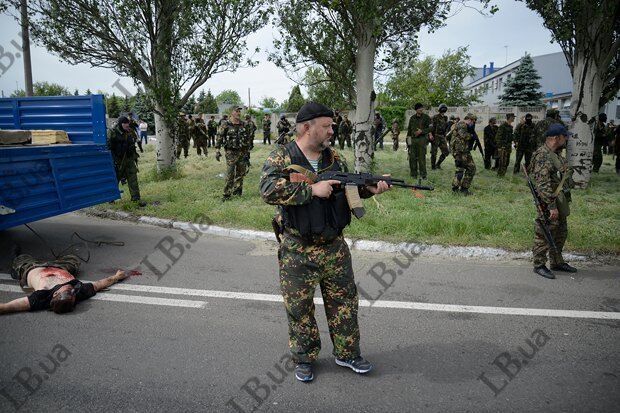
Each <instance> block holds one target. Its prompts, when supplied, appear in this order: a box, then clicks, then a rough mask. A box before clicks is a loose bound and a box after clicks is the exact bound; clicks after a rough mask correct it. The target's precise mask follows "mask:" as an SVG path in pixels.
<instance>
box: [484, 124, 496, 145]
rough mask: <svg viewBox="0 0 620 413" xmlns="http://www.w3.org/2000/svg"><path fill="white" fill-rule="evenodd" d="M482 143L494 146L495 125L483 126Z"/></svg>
mask: <svg viewBox="0 0 620 413" xmlns="http://www.w3.org/2000/svg"><path fill="white" fill-rule="evenodd" d="M483 133H484V144H485V146H486V145H489V146H492V147H495V146H496V145H495V135H497V125H495V126H493V125H487V126H485V127H484V132H483Z"/></svg>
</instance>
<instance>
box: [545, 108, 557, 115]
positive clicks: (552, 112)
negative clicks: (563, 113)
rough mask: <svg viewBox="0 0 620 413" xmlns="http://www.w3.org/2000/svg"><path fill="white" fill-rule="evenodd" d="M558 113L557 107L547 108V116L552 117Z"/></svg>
mask: <svg viewBox="0 0 620 413" xmlns="http://www.w3.org/2000/svg"><path fill="white" fill-rule="evenodd" d="M558 113H560V112H559V111H558V110H557V109H553V108H552V109H547V116H548V117H554V116H557V115H558Z"/></svg>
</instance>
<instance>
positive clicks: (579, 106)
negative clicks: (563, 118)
mask: <svg viewBox="0 0 620 413" xmlns="http://www.w3.org/2000/svg"><path fill="white" fill-rule="evenodd" d="M602 91H603V80H602V78H601V72H600V69H599V68H598V67H597V64H596V62H595V60H594V59H593V58H591V59H588V60H586V59H584V58H583V53H579V54H578V55H577V58H576V59H575V64H574V69H573V96H572V102H571V115H572V117H573V118H575V121H574V122H573V125H572V126H571V131H572V132H573V133H574V136H573V137H572V138H571V139H568V142H567V148H566V153H567V157H568V163H569V165H570V166H571V167H572V168H573V170H574V173H573V179H574V180H575V186H576V187H578V188H586V187H587V186H588V183H589V182H590V176H591V173H592V152H593V150H594V133H593V131H592V127H591V125H589V124H588V123H587V121H586V122H584V121H583V120H582V119H581V114H584V115H586V116H587V120H590V119H592V118H593V117H596V116H597V115H598V113H599V105H598V104H599V100H600V98H601V93H602ZM584 118H585V116H584Z"/></svg>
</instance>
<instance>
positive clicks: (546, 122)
mask: <svg viewBox="0 0 620 413" xmlns="http://www.w3.org/2000/svg"><path fill="white" fill-rule="evenodd" d="M555 123H559V124H560V125H562V126H566V125H564V122H562V121H561V120H557V119H555V118H550V117H546V118H545V119H543V120H541V121H540V122H538V123H537V124H536V132H537V135H538V146H541V145H542V144H544V143H545V140H546V139H547V138H546V136H545V134H546V133H547V129H549V126H551V125H553V124H555Z"/></svg>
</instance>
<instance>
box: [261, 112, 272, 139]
mask: <svg viewBox="0 0 620 413" xmlns="http://www.w3.org/2000/svg"><path fill="white" fill-rule="evenodd" d="M267 143H269V145H271V116H269V114H268V113H265V116H264V117H263V145H267Z"/></svg>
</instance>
